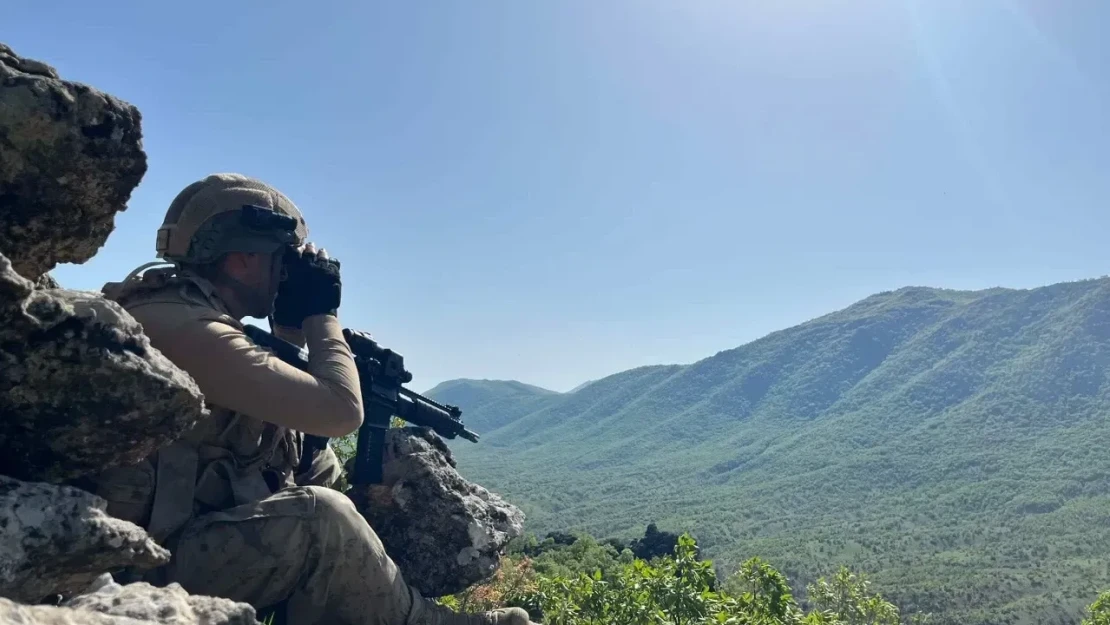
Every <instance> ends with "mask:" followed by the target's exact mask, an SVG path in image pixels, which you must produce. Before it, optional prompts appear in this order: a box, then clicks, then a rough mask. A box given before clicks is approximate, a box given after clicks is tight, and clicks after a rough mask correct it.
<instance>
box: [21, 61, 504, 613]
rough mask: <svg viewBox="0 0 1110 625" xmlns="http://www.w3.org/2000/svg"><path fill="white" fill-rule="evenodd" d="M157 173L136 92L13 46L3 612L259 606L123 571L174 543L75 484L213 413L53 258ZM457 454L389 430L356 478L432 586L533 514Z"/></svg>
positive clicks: (369, 505)
mask: <svg viewBox="0 0 1110 625" xmlns="http://www.w3.org/2000/svg"><path fill="white" fill-rule="evenodd" d="M145 171H146V155H145V154H144V153H143V150H142V146H141V128H140V115H139V112H138V110H136V109H135V107H133V106H131V105H130V104H127V103H125V102H122V101H120V100H118V99H116V98H114V97H112V96H110V95H107V94H104V93H101V92H99V91H97V90H96V89H93V88H91V87H88V86H85V85H81V84H78V83H74V82H70V81H65V80H62V79H61V78H60V77H59V76H58V74H57V72H56V71H55V70H54V69H53V68H51V67H50V66H49V65H46V64H44V63H41V62H38V61H34V60H31V59H25V58H22V57H19V56H18V55H16V54H15V53H14V52H13V51H12V50H11V49H10V48H8V47H7V46H5V45H3V44H0V449H2V450H3V453H2V454H0V623H9V622H12V623H21V624H26V625H34V624H59V625H60V624H69V623H88V624H94V625H136V624H146V623H171V624H181V625H192V624H194V623H195V624H197V625H201V624H205V625H222V624H225V623H226V624H228V625H235V624H238V623H245V624H254V623H255V622H256V615H255V612H254V610H253V609H252V608H251V607H250V606H247V605H245V604H241V603H236V602H232V601H228V600H225V599H220V598H213V597H201V596H191V595H189V594H188V593H187V592H186V591H185V590H183V589H182V588H181V587H180V586H177V585H170V586H168V587H166V588H156V587H154V586H151V585H149V584H146V583H142V582H138V583H130V584H124V585H122V586H121V585H119V584H116V583H115V582H113V581H112V580H111V576H110V575H109V576H105V573H108V572H114V571H118V570H120V569H128V570H130V571H138V572H141V571H143V570H148V569H150V568H152V567H157V566H160V565H162V564H165V563H166V562H167V561H168V560H169V558H170V553H169V552H168V551H167V550H165V549H163V548H162V547H160V546H159V545H157V544H156V543H155V542H154V541H153V540H152V539H151V538H150V537H149V536H148V535H147V534H146V533H145V532H144V531H143V530H142V529H141V528H139V527H138V526H136V525H133V524H131V523H128V522H126V521H123V520H120V519H116V518H112V517H110V516H108V515H107V514H106V508H107V504H106V502H105V501H104V500H103V499H101V498H99V497H96V496H94V495H91V494H89V493H87V492H85V491H82V490H79V489H78V488H75V487H72V486H65V485H62V484H63V483H67V482H68V483H83V482H82V481H81V480H80V479H79V478H83V477H86V476H88V475H90V474H94V473H98V472H101V471H104V470H106V469H110V468H112V467H117V466H121V465H129V464H132V463H135V462H138V461H140V460H142V459H143V458H146V457H148V456H149V455H151V454H152V453H154V452H155V451H156V450H158V449H160V448H162V447H163V446H165V445H167V444H169V443H171V442H172V441H174V440H175V439H177V438H179V437H180V436H181V435H182V434H183V433H184V432H185V431H186V430H188V429H189V428H190V427H192V426H193V425H194V423H195V422H196V421H197V420H198V419H200V418H203V417H204V415H205V409H204V404H203V397H202V395H201V393H200V390H199V388H198V387H197V385H196V383H195V382H194V381H193V379H192V378H191V377H190V376H189V375H187V374H186V373H184V372H183V371H181V370H180V369H178V368H177V367H176V366H174V365H173V364H172V363H171V362H170V361H169V360H168V359H166V358H165V357H164V356H163V355H162V354H161V353H160V352H158V351H157V350H156V349H153V348H152V347H151V345H150V342H149V340H148V339H147V338H146V336H144V334H143V333H142V328H141V327H140V325H139V324H138V323H137V322H136V321H135V320H134V319H133V318H132V317H131V316H130V315H128V314H127V313H126V312H125V311H124V310H123V309H122V308H120V307H119V306H118V305H116V304H114V303H113V302H111V301H108V300H106V299H104V298H103V297H101V296H100V294H98V293H92V292H85V291H74V290H67V289H64V288H61V287H60V286H59V285H58V283H57V282H56V281H55V280H54V279H53V278H52V277H51V276H50V275H49V273H48V272H49V271H50V270H52V269H53V268H54V267H55V266H56V265H57V264H59V263H66V262H69V263H82V262H85V261H87V260H88V259H90V258H91V257H92V256H93V255H94V254H95V253H96V252H97V251H98V250H99V249H100V248H101V246H102V245H103V244H104V242H105V241H106V239H107V237H108V235H109V234H110V233H111V232H112V230H113V228H114V219H115V214H116V213H117V212H119V211H122V210H125V208H126V203H127V201H128V200H129V198H130V196H131V192H132V191H133V189H134V188H135V186H136V185H137V184H138V183H139V181H140V179H141V178H142V176H143V175H144V173H145ZM454 467H455V465H454V461H453V459H452V458H451V454H450V451H449V450H448V448H447V447H446V446H445V445H444V444H443V442H442V441H441V440H440V439H439V438H438V437H436V436H435V435H434V434H431V433H430V432H428V431H423V430H408V431H400V430H398V431H393V432H391V433H390V435H389V457H388V461H387V465H386V467H385V474H386V484H385V485H383V486H380V487H375V488H371V489H360V490H359V491H357V492H355V491H352V492H351V493H350V494H351V496H352V498H353V499H355V500H356V502H357V501H359V500H360V498H361V501H362V502H363V504H364V505H362V506H360V508H361V510H362V512H363V514H364V516H365V517H366V518H367V519H368V520H369V521H370V523H371V524H372V525H373V526H374V528H375V529H376V530H377V531H378V533H379V535H380V536H381V538H382V540H383V542H384V543H385V545H386V547H387V549H388V551H389V554H390V555H391V556H392V558H393V559H394V560H395V561H396V562H397V564H398V565H399V566H400V567H401V569H402V571H403V572H404V574H405V577H406V581H408V582H409V583H410V584H412V585H414V586H416V587H417V588H418V589H419V590H420V591H421V592H423V593H424V594H425V595H431V596H441V595H444V594H448V593H453V592H456V591H460V590H463V589H465V588H466V587H467V586H470V585H472V584H474V583H476V582H479V581H482V580H484V579H487V578H488V577H489V576H490V575H491V574H492V573H493V572H494V571H495V570H496V568H497V566H498V553H499V552H500V551H501V549H502V548H503V547H504V545H505V544H506V543H507V542H508V540H509V539H511V538H512V537H514V536H517V535H519V534H520V532H521V528H522V522H523V515H522V514H521V512H520V511H519V510H518V509H516V508H515V507H513V506H511V505H509V504H508V503H506V502H504V501H502V500H501V499H500V498H499V497H497V496H496V495H494V494H492V493H489V492H488V491H486V490H485V489H483V488H481V487H479V486H476V485H474V484H471V483H469V482H467V481H466V480H464V479H463V478H462V477H461V476H460V475H459V474H458V473H457V472H456V471H455V468H454ZM229 574H236V573H235V572H229ZM94 580H95V583H94ZM90 584H92V585H91V586H90ZM58 602H61V603H60V605H58ZM31 604H38V605H31Z"/></svg>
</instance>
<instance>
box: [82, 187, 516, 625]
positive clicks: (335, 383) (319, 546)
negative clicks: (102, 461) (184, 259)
mask: <svg viewBox="0 0 1110 625" xmlns="http://www.w3.org/2000/svg"><path fill="white" fill-rule="evenodd" d="M204 182H205V184H209V185H216V186H219V185H223V186H224V187H227V186H236V185H237V189H238V188H239V187H242V188H245V189H247V191H246V192H245V193H247V195H251V198H250V199H251V200H252V201H253V202H254V203H256V204H261V205H264V206H269V207H271V208H274V209H275V210H281V209H283V208H284V206H283V203H285V202H288V199H287V198H284V196H280V194H277V192H276V191H273V190H272V189H270V188H268V187H261V186H260V185H261V183H257V181H253V180H252V179H246V178H242V177H234V176H224V177H222V178H215V179H213V177H210V178H209V179H206V181H204ZM239 190H241V189H239ZM235 199H236V201H240V200H241V198H239V197H236V198H235ZM289 206H292V204H291V203H289ZM291 210H293V211H295V210H296V209H295V207H293V208H292V209H291ZM172 212H173V208H172V207H171V213H172ZM297 215H298V216H299V213H297ZM167 219H169V217H167ZM133 275H134V274H133ZM104 293H105V296H106V297H108V298H110V299H114V300H115V301H117V302H119V303H120V304H121V305H122V306H123V307H124V308H125V309H126V310H127V311H128V312H129V313H130V314H131V315H132V316H133V317H135V319H136V320H138V321H139V322H140V323H141V324H142V325H143V329H144V333H145V334H147V336H149V337H150V340H151V343H152V345H153V346H154V347H156V348H157V349H159V350H160V351H162V352H163V353H164V354H165V355H166V357H168V358H169V359H170V360H171V361H173V362H174V363H175V364H177V365H178V366H179V367H181V368H182V369H184V370H185V371H187V372H188V373H189V374H190V375H192V376H193V378H194V379H195V380H196V381H197V384H198V385H199V387H200V389H201V391H202V392H203V393H204V395H205V401H206V404H207V406H208V408H209V410H210V415H209V416H208V417H207V418H205V419H204V420H202V421H201V422H199V423H197V425H196V426H195V427H194V428H193V429H192V430H191V431H190V432H188V433H187V434H186V435H185V436H183V437H182V438H181V439H179V440H178V441H176V442H175V443H173V444H171V445H169V446H167V447H164V448H162V449H160V450H159V451H158V452H156V453H155V454H154V455H153V456H152V457H150V458H148V459H146V460H144V461H143V462H141V463H139V464H137V465H134V466H128V467H119V468H114V469H110V470H108V471H105V472H103V473H102V474H101V475H99V476H98V478H97V479H96V490H97V494H98V495H100V496H101V497H103V498H104V499H105V500H107V501H108V504H109V508H108V509H109V513H111V514H112V515H114V516H117V517H119V518H123V519H126V520H129V521H132V522H134V523H136V524H137V525H140V526H142V527H144V528H147V530H148V531H149V532H150V534H151V535H152V536H153V537H154V538H155V540H157V541H159V542H160V543H161V544H163V545H165V546H166V547H167V548H169V549H170V550H171V551H172V552H173V560H172V562H171V563H170V564H169V565H167V566H166V567H163V568H162V569H159V570H157V571H154V572H153V573H152V574H149V575H147V577H146V579H147V580H148V581H151V582H153V583H160V584H164V583H170V582H177V583H179V584H181V585H182V586H183V587H184V588H185V589H186V590H188V591H189V592H192V593H197V594H205V595H212V596H219V597H227V598H229V599H233V600H238V601H244V602H247V603H250V604H251V605H254V606H255V607H256V608H266V607H269V606H274V605H277V604H279V603H284V605H285V610H286V612H285V616H286V619H287V622H288V623H290V624H291V625H292V624H295V625H312V624H315V623H334V624H344V623H351V624H369V623H377V624H382V625H386V624H389V625H404V624H410V623H411V624H414V625H415V624H417V623H445V624H446V623H456V622H457V623H504V624H513V625H517V624H524V623H528V619H527V616H526V614H524V613H523V612H522V611H519V610H513V611H500V612H497V613H487V614H485V615H457V614H453V613H449V612H447V611H445V610H444V609H443V608H440V607H438V606H435V605H434V604H432V603H431V602H430V601H428V600H427V599H425V598H423V597H421V596H420V594H419V593H418V592H417V591H416V590H415V589H413V588H411V587H410V586H408V585H407V584H406V583H405V581H404V579H403V578H402V576H401V574H400V572H399V571H398V569H397V567H396V565H395V564H394V563H393V561H392V560H391V559H390V558H389V557H388V556H387V555H386V553H385V549H384V547H383V546H382V544H381V542H380V541H379V539H378V537H377V536H376V535H375V533H374V531H373V530H372V529H371V528H370V526H369V525H368V524H367V523H366V521H365V519H363V517H362V516H361V515H360V514H359V513H358V512H357V511H356V509H355V507H354V505H353V504H352V503H351V501H350V500H349V499H348V498H347V497H346V496H345V495H343V494H341V493H339V492H337V491H335V490H332V489H330V488H327V486H329V485H330V484H332V483H334V481H335V479H336V478H337V477H338V475H339V467H338V463H337V461H336V458H335V455H334V453H333V452H332V451H331V450H330V449H326V450H325V451H324V452H323V453H322V454H320V455H317V456H316V457H314V458H313V463H312V468H311V469H310V470H309V471H307V472H306V473H305V474H302V475H297V474H295V469H296V467H297V464H298V462H299V459H300V450H301V444H302V441H303V436H302V435H301V434H300V433H299V432H297V431H295V430H292V429H288V428H286V427H282V426H279V425H276V424H275V423H274V422H275V421H276V422H279V423H294V422H296V421H297V420H298V419H304V418H305V417H306V416H308V417H311V416H312V415H319V414H344V411H351V412H355V413H357V414H358V417H359V418H361V411H362V403H361V397H360V395H359V384H358V373H357V370H356V369H355V364H354V359H353V356H352V354H351V352H350V349H349V347H348V346H347V344H346V342H345V341H344V340H343V336H342V333H341V326H340V325H339V322H338V320H337V319H336V318H335V317H334V316H330V315H315V316H311V317H307V318H306V319H305V320H304V322H303V327H302V333H303V339H301V338H300V337H287V338H294V339H295V342H298V343H300V344H302V346H307V348H308V351H309V355H310V358H309V371H308V372H302V371H300V370H298V369H296V368H294V367H292V366H290V365H288V364H286V363H284V362H282V361H281V360H279V359H278V358H276V357H274V356H273V355H272V354H270V353H269V352H268V351H267V350H265V349H262V348H260V347H258V346H256V345H255V344H254V343H252V342H251V341H250V340H249V339H248V338H247V337H246V335H245V334H244V333H243V331H242V328H243V326H242V325H241V323H240V322H239V320H238V319H236V318H235V317H234V316H232V315H231V314H230V312H229V309H228V306H227V305H226V304H225V302H223V301H222V300H221V298H220V297H219V295H218V294H217V292H216V289H215V288H214V287H213V285H212V284H211V283H210V282H209V281H207V280H205V279H204V278H202V277H200V276H198V275H195V274H194V273H191V272H190V271H189V270H187V269H182V268H181V267H172V268H162V269H156V270H151V271H148V272H146V274H144V275H142V276H141V277H138V278H136V277H132V276H129V277H128V279H127V280H125V281H124V282H122V283H110V284H108V285H106V286H105V289H104Z"/></svg>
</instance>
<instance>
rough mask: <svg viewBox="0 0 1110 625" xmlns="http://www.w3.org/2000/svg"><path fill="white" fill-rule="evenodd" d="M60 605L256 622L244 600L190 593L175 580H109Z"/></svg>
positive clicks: (175, 621) (165, 618)
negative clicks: (160, 583)
mask: <svg viewBox="0 0 1110 625" xmlns="http://www.w3.org/2000/svg"><path fill="white" fill-rule="evenodd" d="M62 606H63V607H69V608H76V609H80V610H85V611H89V612H98V613H101V614H111V615H114V616H124V617H128V618H131V619H135V620H136V621H139V622H143V623H164V624H167V625H193V624H197V625H255V624H256V623H257V622H258V621H257V620H256V618H255V616H256V615H255V611H254V608H252V607H251V606H250V605H248V604H245V603H238V602H235V601H231V600H229V599H222V598H219V597H206V596H201V595H190V594H189V593H187V592H185V590H184V589H183V588H182V587H181V586H180V585H179V584H169V585H168V586H165V587H156V586H152V585H150V584H148V583H146V582H136V583H132V584H126V585H122V586H121V585H119V584H116V583H114V582H113V583H108V584H105V585H103V586H100V587H99V588H98V589H97V590H95V591H94V592H90V593H87V594H83V595H80V596H77V597H74V598H73V599H70V600H68V601H66V602H65V603H63V604H62Z"/></svg>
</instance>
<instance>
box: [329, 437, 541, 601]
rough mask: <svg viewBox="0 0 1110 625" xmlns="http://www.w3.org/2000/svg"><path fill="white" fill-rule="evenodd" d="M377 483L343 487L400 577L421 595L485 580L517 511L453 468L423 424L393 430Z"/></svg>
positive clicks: (513, 531) (520, 522)
mask: <svg viewBox="0 0 1110 625" xmlns="http://www.w3.org/2000/svg"><path fill="white" fill-rule="evenodd" d="M385 449H386V453H385V462H384V470H383V479H382V482H383V483H382V484H378V485H372V486H356V487H352V488H351V489H350V490H349V491H348V495H349V496H350V497H351V500H352V501H354V503H355V507H356V508H358V510H359V512H360V513H361V514H362V516H363V517H364V518H366V520H367V521H368V522H369V523H370V526H371V527H373V528H374V532H375V533H377V535H378V537H379V538H381V541H382V544H383V545H385V548H386V552H387V553H388V554H389V556H390V558H392V559H393V561H394V562H396V563H397V566H398V568H400V569H401V572H402V574H403V575H404V576H405V581H407V582H408V583H409V584H411V585H412V586H413V587H415V588H416V589H417V590H419V591H420V592H421V593H422V594H423V595H424V596H426V597H442V596H445V595H449V594H454V593H456V592H461V591H463V590H465V589H466V588H468V587H470V586H471V585H473V584H476V583H478V582H482V581H484V580H486V579H489V578H490V576H492V575H493V574H494V573H495V572H496V571H497V568H498V566H499V565H500V554H501V553H502V551H503V550H504V548H505V545H506V544H507V543H508V542H509V541H510V540H512V539H513V538H514V537H516V536H519V535H520V534H521V533H522V531H523V527H524V513H523V512H521V511H520V509H518V508H517V507H516V506H513V505H512V504H510V503H508V502H506V501H505V500H503V499H502V498H501V497H499V496H498V495H496V494H494V493H491V492H489V491H488V490H486V489H485V488H482V487H481V486H478V485H477V484H473V483H471V482H468V481H467V480H466V479H464V478H463V477H462V476H461V475H459V473H458V471H456V470H455V466H456V465H455V460H454V458H453V457H452V455H451V450H450V449H449V448H448V447H447V445H446V444H445V443H444V442H443V440H442V439H440V438H439V436H437V435H436V434H435V433H434V432H433V431H432V430H430V429H428V428H416V427H409V428H394V429H391V430H389V432H388V434H387V436H386V444H385Z"/></svg>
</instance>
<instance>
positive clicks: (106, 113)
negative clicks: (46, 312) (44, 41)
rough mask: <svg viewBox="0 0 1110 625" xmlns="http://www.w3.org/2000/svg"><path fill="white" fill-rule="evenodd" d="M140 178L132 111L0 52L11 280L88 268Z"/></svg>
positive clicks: (0, 139)
mask: <svg viewBox="0 0 1110 625" xmlns="http://www.w3.org/2000/svg"><path fill="white" fill-rule="evenodd" d="M146 169H147V160H146V153H145V152H143V149H142V130H141V116H140V114H139V110H138V109H137V108H135V107H134V106H132V105H130V104H128V103H126V102H123V101H122V100H120V99H118V98H115V97H113V96H110V95H108V94H106V93H102V92H100V91H98V90H96V89H94V88H92V87H89V86H86V85H83V84H80V83H76V82H71V81H68V80H62V79H61V78H59V76H58V73H57V72H56V71H55V70H54V68H52V67H50V66H49V65H47V64H45V63H42V62H39V61H35V60H31V59H25V58H22V57H20V56H18V55H16V54H15V52H13V51H12V49H11V48H9V47H8V46H6V45H4V44H2V43H0V253H4V254H6V255H8V257H9V258H10V259H11V261H12V264H13V265H14V267H15V270H16V272H18V273H19V274H20V275H22V276H24V277H26V278H29V279H31V280H37V279H38V278H39V276H41V275H42V274H43V273H46V272H47V271H50V270H51V269H53V268H54V267H55V266H56V265H57V264H58V263H83V262H85V261H87V260H89V259H90V258H92V257H93V255H94V254H96V252H97V251H98V250H99V249H100V248H101V246H103V245H104V242H105V241H106V240H107V238H108V235H109V234H111V232H112V230H113V229H114V228H115V215H116V213H117V212H119V211H122V210H125V209H126V205H127V201H128V200H129V199H130V198H131V192H132V191H133V190H134V188H135V187H136V186H137V185H138V184H139V180H140V179H141V178H142V177H143V175H144V174H145V173H146Z"/></svg>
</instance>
